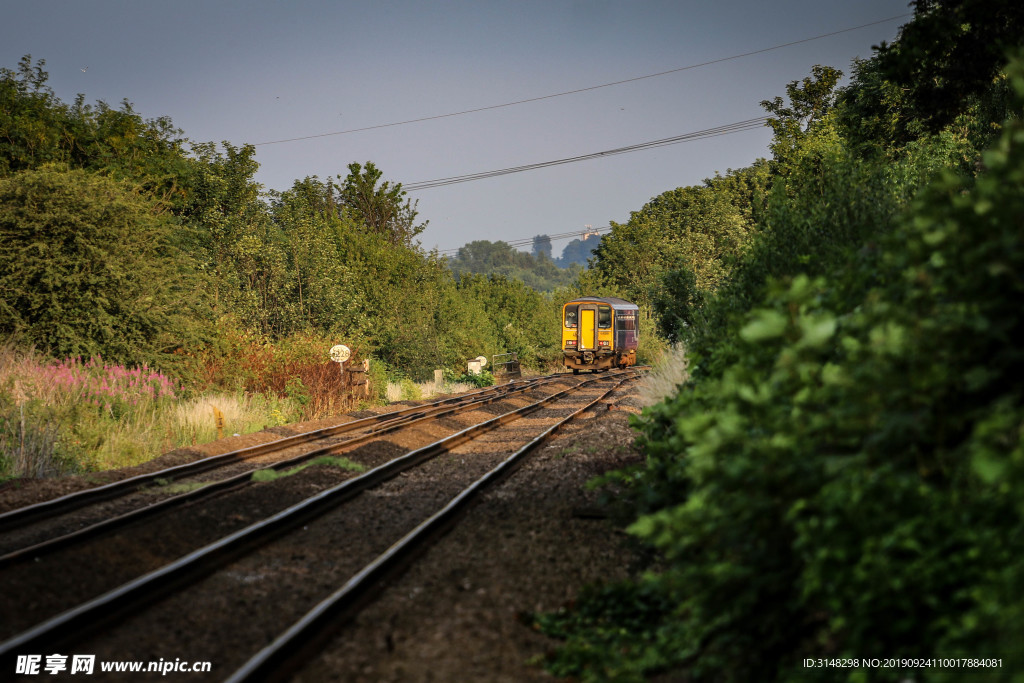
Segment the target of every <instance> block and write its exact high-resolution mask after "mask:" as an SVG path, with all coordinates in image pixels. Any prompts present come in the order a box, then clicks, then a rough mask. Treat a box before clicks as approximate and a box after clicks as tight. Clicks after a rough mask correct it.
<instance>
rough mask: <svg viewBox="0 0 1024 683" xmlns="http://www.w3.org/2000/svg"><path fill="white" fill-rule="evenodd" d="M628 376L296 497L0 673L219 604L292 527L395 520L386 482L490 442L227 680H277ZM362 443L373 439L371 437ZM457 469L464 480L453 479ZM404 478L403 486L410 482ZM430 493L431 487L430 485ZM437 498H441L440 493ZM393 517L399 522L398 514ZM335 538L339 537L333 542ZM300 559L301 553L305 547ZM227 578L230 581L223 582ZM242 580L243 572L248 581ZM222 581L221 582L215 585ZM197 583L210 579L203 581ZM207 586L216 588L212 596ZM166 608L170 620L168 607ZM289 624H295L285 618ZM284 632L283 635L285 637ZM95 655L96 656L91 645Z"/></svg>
mask: <svg viewBox="0 0 1024 683" xmlns="http://www.w3.org/2000/svg"><path fill="white" fill-rule="evenodd" d="M634 376H635V373H633V372H626V373H614V374H613V375H602V376H600V377H597V378H594V379H588V380H584V381H581V382H575V383H573V385H572V386H570V387H569V388H567V389H564V390H562V391H559V392H556V393H554V394H550V395H548V396H545V397H544V398H541V399H540V400H536V401H531V402H528V403H526V404H525V405H522V406H520V407H516V408H514V409H513V410H508V411H505V412H503V413H501V414H499V415H497V416H495V417H493V418H490V419H488V420H485V421H483V422H479V423H477V424H473V425H471V426H469V427H465V428H464V429H461V430H459V431H457V432H456V433H454V434H451V435H449V436H446V437H445V438H443V439H440V440H437V441H435V442H433V443H431V444H428V445H426V446H422V447H420V448H416V449H413V450H411V451H409V452H407V453H405V454H404V455H402V456H400V457H398V458H394V459H391V460H388V461H387V462H385V463H383V464H381V465H379V466H377V467H374V468H373V469H371V470H370V471H368V472H366V473H364V474H362V475H360V476H357V477H351V478H348V479H346V480H345V481H343V482H341V483H340V484H338V485H336V486H333V487H330V488H328V489H326V490H323V491H320V492H319V493H317V494H316V495H313V496H310V497H308V498H305V499H304V500H302V501H301V502H299V503H296V504H294V505H292V506H290V507H288V508H287V509H286V510H283V511H281V512H279V513H277V514H275V515H272V516H271V517H269V518H267V519H265V520H262V521H259V522H257V523H255V524H251V525H249V526H247V527H245V528H244V529H241V530H239V531H236V532H235V533H232V534H229V535H227V536H225V537H223V538H221V539H219V540H217V541H216V542H214V543H210V544H207V545H206V546H204V547H202V548H200V549H198V550H195V551H194V552H192V553H189V554H188V555H186V556H185V557H182V558H180V559H179V560H176V561H174V562H171V563H169V564H166V565H164V566H162V567H160V568H159V569H157V570H155V571H151V572H149V573H147V574H145V575H143V576H139V577H137V578H135V579H133V580H131V581H128V582H126V583H124V584H122V585H120V586H118V587H117V588H115V589H113V590H109V591H107V592H106V593H104V594H103V595H100V596H98V597H96V598H93V599H91V600H88V601H86V602H84V603H82V604H79V605H77V606H74V607H72V608H70V609H68V610H66V611H64V612H63V613H61V614H59V615H57V616H55V617H53V618H50V619H47V620H46V621H44V622H42V623H40V624H38V625H37V626H35V627H33V628H30V629H28V630H26V631H24V632H22V633H20V634H17V635H14V636H13V637H11V638H9V639H8V640H7V641H6V642H4V643H2V644H0V658H2V659H3V664H2V666H6V665H7V664H9V663H10V662H11V661H12V657H13V656H14V655H16V654H18V653H22V652H27V651H32V650H33V648H35V649H38V650H40V651H42V650H47V649H48V648H52V647H54V644H55V643H58V642H69V641H76V640H81V638H82V634H83V633H85V632H89V631H91V630H95V628H96V627H97V625H98V624H100V623H110V622H112V621H119V620H124V619H128V623H127V624H126V625H125V626H124V627H119V628H118V629H116V630H120V631H122V632H124V633H128V634H131V633H134V627H133V626H131V622H133V621H134V620H136V619H143V620H145V619H146V617H145V615H144V614H143V615H142V616H131V615H134V614H136V613H138V612H139V611H140V610H143V609H144V608H145V607H146V606H147V605H151V604H152V603H154V601H156V600H158V599H159V598H161V597H162V596H167V595H170V594H172V593H176V592H178V591H179V590H181V589H186V590H185V593H191V592H193V590H196V589H197V588H196V587H197V586H199V585H201V584H203V583H207V582H209V581H212V582H213V584H214V585H213V586H212V587H211V586H208V587H207V588H206V590H207V591H212V593H207V595H214V596H218V595H223V594H224V590H223V586H224V584H225V581H226V582H227V584H230V585H233V584H232V581H233V579H231V578H230V577H231V576H237V575H238V572H243V575H247V576H251V575H252V571H253V570H252V569H251V568H250V569H248V570H242V569H239V568H238V567H235V566H236V565H239V564H245V563H247V562H248V563H255V565H254V566H255V567H257V568H258V567H260V566H262V565H261V560H260V559H258V558H257V557H255V556H258V555H260V554H261V553H263V552H264V549H265V548H268V547H274V546H275V545H276V546H280V545H281V544H284V546H285V547H286V548H287V547H295V544H296V543H300V545H304V543H305V542H304V541H301V542H300V541H298V540H296V538H295V537H296V535H299V536H301V535H303V534H300V533H298V532H297V530H298V529H299V528H300V527H305V528H304V529H302V532H305V531H306V530H307V529H309V528H312V527H313V526H314V525H319V526H320V527H324V528H326V529H330V528H331V525H332V524H333V525H334V526H335V527H338V528H345V529H350V528H351V524H350V522H351V520H353V519H357V520H361V523H363V524H367V525H369V524H370V523H371V522H370V520H371V519H373V518H382V517H381V516H382V515H383V516H384V517H389V516H390V517H394V516H398V513H396V512H395V511H394V510H388V508H387V506H386V503H387V502H388V501H389V500H391V499H390V498H389V496H390V495H391V494H389V493H388V489H387V487H388V485H389V482H394V481H395V480H396V479H401V478H403V473H409V472H414V471H415V469H414V468H417V466H421V465H424V464H425V463H434V465H432V466H434V467H435V468H436V467H437V461H438V460H441V458H439V456H441V455H445V454H458V453H464V452H465V450H466V448H470V449H472V447H473V446H474V444H477V445H478V444H480V443H481V442H487V440H488V438H490V439H492V443H493V444H496V445H497V446H496V447H495V448H491V450H486V449H485V451H486V455H478V454H477V455H473V456H472V458H473V460H472V461H471V463H472V464H471V466H465V467H462V468H459V471H458V472H457V473H456V474H457V475H458V476H455V474H453V476H452V477H451V479H452V486H455V485H456V481H455V480H460V483H458V490H457V491H455V493H454V495H450V496H448V497H447V499H446V501H447V502H445V503H444V504H442V505H440V506H438V507H437V509H436V510H435V511H434V512H433V513H432V514H431V515H429V516H428V517H427V518H426V519H418V520H412V521H410V522H409V523H408V524H409V525H411V526H409V530H408V531H407V532H406V533H405V534H404V535H403V536H402V538H401V540H399V541H397V542H394V543H393V544H392V541H393V539H389V540H387V542H386V543H385V546H384V547H383V548H381V547H380V545H381V543H382V542H384V541H379V540H378V541H375V542H374V543H370V544H368V545H367V544H363V545H367V547H366V549H364V550H360V551H359V552H355V551H353V552H352V553H351V555H352V558H355V557H360V558H362V557H369V558H371V559H370V561H369V562H368V563H366V564H365V565H364V566H362V568H356V569H355V570H351V569H349V570H340V571H341V572H342V573H344V572H345V571H351V574H350V575H349V578H348V579H346V580H344V581H337V579H338V577H337V576H335V577H334V578H333V579H332V580H333V581H337V582H338V583H342V584H343V588H342V589H339V590H335V591H334V592H333V593H331V594H330V597H328V598H326V599H323V594H324V593H326V592H329V591H323V590H320V591H319V594H318V597H317V600H314V601H312V603H310V600H309V599H306V600H304V601H303V600H298V601H296V602H297V603H302V604H307V606H308V604H313V607H312V608H311V609H309V610H307V612H304V613H302V614H299V615H298V616H297V618H294V619H293V620H292V622H291V623H292V624H293V625H292V626H291V627H290V628H289V629H287V630H286V635H282V636H281V637H280V638H277V639H275V640H274V642H273V643H272V645H271V646H268V647H267V648H265V649H263V650H262V651H261V652H260V654H259V655H257V656H256V657H254V658H253V659H252V660H251V661H249V662H248V663H244V664H243V665H242V666H241V668H240V669H239V670H238V673H237V674H236V675H235V678H236V679H237V680H263V679H264V678H265V677H266V675H267V672H268V667H270V668H271V669H273V670H275V671H283V670H284V669H283V668H282V666H283V664H282V663H283V662H287V661H291V660H293V659H294V657H295V647H296V644H298V643H302V644H306V645H308V643H309V642H310V638H309V634H310V633H311V629H312V631H321V630H323V629H322V626H323V624H324V623H326V622H335V621H337V618H338V616H339V615H340V614H344V613H345V612H346V611H347V610H351V608H352V607H353V606H354V605H356V604H358V603H359V602H360V600H364V599H365V595H366V592H367V590H368V588H370V587H372V586H373V585H375V584H376V583H378V582H379V580H380V578H381V577H382V576H383V575H385V574H386V573H388V572H391V571H395V569H396V568H398V567H400V566H401V564H402V563H403V562H406V561H408V557H409V555H410V553H413V552H416V551H417V550H418V549H421V548H422V547H423V544H425V543H428V542H429V539H430V538H432V537H435V536H436V534H437V533H438V531H439V530H440V529H441V528H443V527H444V526H445V525H446V524H450V523H451V521H452V519H453V518H454V517H455V516H456V515H457V514H459V513H460V512H462V511H463V510H464V509H465V507H466V506H467V505H468V504H469V503H470V502H471V501H472V500H473V499H474V497H475V496H476V495H477V493H478V492H479V491H480V490H482V489H483V488H485V487H487V486H490V485H492V484H493V483H494V482H495V481H496V480H498V479H499V478H501V477H502V476H505V475H506V474H507V473H508V472H509V471H510V470H511V468H512V467H514V466H515V464H516V463H518V462H519V460H520V459H521V458H523V457H525V455H526V454H527V453H529V452H530V451H532V450H533V449H534V448H536V447H537V445H539V444H540V443H542V442H543V441H544V440H545V439H548V438H550V436H551V435H552V434H553V433H554V432H555V431H556V430H557V429H558V428H559V427H560V426H561V425H562V424H565V422H567V421H568V420H571V419H572V418H573V417H574V416H576V415H578V414H579V413H580V412H582V411H583V410H586V409H587V408H589V407H592V406H593V405H595V404H596V403H599V402H601V401H603V400H606V398H607V396H608V395H609V394H610V393H611V392H613V391H614V390H615V389H616V388H617V387H618V386H619V385H621V384H622V383H623V382H626V381H628V380H629V379H631V378H632V377H634ZM566 379H567V378H565V376H562V377H559V378H557V381H565V380H566ZM553 381H554V380H553ZM609 382H613V383H614V386H611V387H610V388H609V387H607V386H601V385H607V384H608V383H609ZM536 386H537V385H534V387H523V388H521V389H520V391H518V392H516V393H515V394H512V393H511V392H509V393H505V394H500V395H495V396H494V397H492V398H491V399H490V400H485V399H484V397H483V395H482V394H483V392H478V393H479V394H481V395H478V396H477V397H476V399H469V400H468V401H464V402H462V403H460V402H458V401H455V400H449V401H444V402H438V404H430V406H416V407H414V408H411V409H409V410H407V411H402V412H403V414H404V417H401V416H396V419H397V420H398V421H407V422H412V421H419V420H429V419H439V418H440V417H443V416H447V415H450V414H452V413H453V412H454V411H457V410H458V407H459V406H462V405H469V406H471V407H472V406H475V407H477V408H479V406H480V404H486V403H491V402H495V401H499V400H506V399H508V398H509V396H510V395H511V396H516V395H517V394H518V395H519V396H520V397H521V396H522V394H525V393H526V391H527V389H529V388H535V387H536ZM593 387H600V389H599V391H597V395H596V397H595V396H593V395H591V396H587V397H586V400H585V401H581V400H579V399H578V398H575V397H578V396H579V395H580V394H582V393H584V392H586V391H592V390H593V389H592V388H593ZM569 397H574V399H573V400H575V402H576V405H573V406H572V407H571V409H569V408H565V407H564V405H565V402H566V401H567V400H570V398H569ZM477 399H479V402H478V403H470V402H469V401H472V400H477ZM442 404H443V405H442ZM468 409H469V408H467V410H468ZM545 411H547V413H554V414H555V415H554V416H546V417H543V418H540V417H537V416H538V414H540V415H546V413H545ZM559 411H561V412H563V413H564V412H566V411H568V413H569V414H567V415H557V413H558V412H559ZM426 413H429V414H426ZM531 416H533V417H531ZM537 420H540V421H542V422H545V424H544V425H543V426H542V428H540V429H539V430H538V429H531V430H528V431H530V432H531V433H530V434H529V435H528V436H527V437H520V436H517V437H516V438H514V439H513V438H512V437H511V436H510V435H509V434H508V433H506V432H507V430H505V431H502V430H503V428H505V427H506V425H509V424H511V423H518V424H519V425H520V426H522V425H523V424H524V423H529V422H534V421H537ZM382 422H385V421H382ZM348 424H353V423H348ZM397 424H398V422H395V423H394V424H392V425H391V427H390V429H397V426H396V425H397ZM345 426H347V425H345ZM380 426H381V427H382V428H383V427H384V425H380ZM499 435H500V436H499ZM300 436H303V435H300ZM371 436H376V437H379V434H373V435H371ZM357 438H361V437H357ZM524 439H525V440H524ZM307 440H309V439H307ZM511 442H516V447H515V448H514V449H513V450H512V451H511V452H509V450H508V449H509V445H508V444H509V443H511ZM519 442H521V443H519ZM346 443H351V442H350V441H349V442H346ZM310 457H313V456H310ZM460 457H462V461H461V462H462V463H463V464H464V465H465V463H466V457H464V456H460ZM481 468H483V470H484V471H483V472H482V473H480V472H477V473H476V474H474V476H473V480H472V481H471V482H470V483H469V484H468V485H463V482H461V480H462V479H465V478H466V477H465V476H464V475H466V474H467V473H468V472H470V471H474V472H475V471H476V470H480V469H481ZM463 469H464V470H466V472H463V471H461V470H463ZM477 474H479V476H477ZM412 478H413V477H410V479H412ZM432 481H433V480H432ZM433 488H437V487H436V486H434V487H433ZM425 491H426V490H425ZM361 493H365V494H367V495H362V496H360V495H359V494H361ZM433 494H434V491H433V490H432V489H431V490H429V491H427V493H425V494H424V495H431V496H432V495H433ZM445 495H446V496H447V494H445ZM350 501H362V509H357V508H356V507H353V508H352V509H351V510H350V505H349V502H350ZM382 502H383V503H385V505H383V510H382V509H381V508H382ZM339 506H340V507H339ZM370 508H375V509H376V511H375V512H370V511H369V510H370ZM339 510H340V511H343V512H342V513H341V518H339ZM402 514H405V513H404V512H403V513H402ZM374 516H376V517H374ZM414 516H415V515H414ZM332 519H333V520H334V521H333V522H332V521H331V520H332ZM410 519H411V518H410ZM340 520H344V521H345V524H342V523H341V521H340ZM306 525H308V526H306ZM357 528H358V524H357ZM317 533H319V534H327V535H328V536H329V535H330V533H328V532H326V531H323V530H321V531H318V532H317ZM349 533H350V532H349ZM344 537H345V534H343V538H344ZM330 551H331V553H334V555H335V556H336V557H335V560H336V563H337V564H338V565H344V566H346V567H348V566H350V565H351V564H352V562H349V561H347V560H348V559H349V558H347V557H345V555H346V553H345V552H342V553H341V555H337V552H338V551H337V548H335V547H333V545H332V546H331V547H330ZM280 552H281V551H280V550H277V551H270V555H269V557H272V558H276V559H274V560H273V561H270V562H269V565H268V566H270V565H275V566H276V564H277V563H278V561H279V558H280ZM304 552H308V548H307V549H306V550H305V551H304ZM275 553H277V555H275ZM331 553H328V552H327V551H326V550H325V551H324V553H323V554H324V555H325V556H326V555H329V554H331ZM240 558H241V559H240ZM343 560H344V561H343ZM263 562H264V564H267V562H268V561H267V560H266V559H264V560H263ZM230 567H235V569H229V568H230ZM232 571H233V572H235V574H231V572H232ZM256 571H257V573H259V571H260V570H259V569H257V570H256ZM245 572H248V574H246V573H245ZM328 573H331V574H337V573H338V572H325V574H328ZM211 575H212V576H211ZM225 576H227V577H228V578H225ZM203 577H211V578H209V579H204V578H203ZM243 583H244V582H243ZM217 586H220V588H218V587H217ZM198 590H199V591H200V594H202V590H203V589H202V588H198ZM313 593H316V591H313ZM169 599H171V600H178V599H184V600H186V603H187V602H188V601H191V602H192V603H195V602H196V601H197V600H198V601H201V600H202V598H195V597H193V598H180V595H174V596H173V597H172V598H169ZM164 602H166V601H164ZM169 609H171V610H172V611H173V609H174V608H169ZM291 611H294V610H291ZM292 616H295V615H294V614H293V615H292ZM235 618H237V615H231V618H228V619H227V621H228V623H237V621H234V622H233V621H232V619H235ZM125 629H127V631H125ZM282 630H285V629H282ZM288 633H290V634H291V635H287V634H288ZM122 637H124V636H122ZM129 637H130V636H129ZM214 637H215V636H214ZM114 640H115V642H116V640H117V638H116V637H115V639H114ZM164 640H166V639H164ZM171 640H173V638H172V639H171ZM257 642H259V639H257ZM260 644H262V643H260ZM249 647H250V651H253V649H252V648H251V644H250V645H249ZM96 649H98V650H101V648H100V647H98V646H97V648H96ZM101 651H102V650H101ZM224 673H225V672H224V671H221V672H220V675H219V676H218V678H222V677H223V675H224Z"/></svg>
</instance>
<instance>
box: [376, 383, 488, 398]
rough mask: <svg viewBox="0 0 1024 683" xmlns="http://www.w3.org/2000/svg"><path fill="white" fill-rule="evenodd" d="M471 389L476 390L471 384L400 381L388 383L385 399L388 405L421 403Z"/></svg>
mask: <svg viewBox="0 0 1024 683" xmlns="http://www.w3.org/2000/svg"><path fill="white" fill-rule="evenodd" d="M471 389H476V387H475V386H474V385H472V384H466V383H465V382H442V383H441V384H434V383H433V382H419V383H416V382H412V381H410V380H402V381H401V382H388V390H387V399H388V403H394V402H395V401H421V400H425V399H428V398H432V397H434V396H439V395H447V394H461V393H463V392H466V391H470V390H471Z"/></svg>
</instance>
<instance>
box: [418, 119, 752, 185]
mask: <svg viewBox="0 0 1024 683" xmlns="http://www.w3.org/2000/svg"><path fill="white" fill-rule="evenodd" d="M767 120H768V117H767V116H759V117H757V118H754V119H747V120H745V121H738V122H736V123H729V124H725V125H723V126H716V127H714V128H707V129H704V130H698V131H695V132H692V133H684V134H682V135H674V136H672V137H669V138H661V139H659V140H649V141H647V142H640V143H637V144H635V145H627V146H625V147H618V148H616V149H609V150H605V151H603V152H592V153H590V154H581V155H579V156H574V157H566V158H564V159H554V160H552V161H542V162H539V163H536V164H525V165H522V166H511V167H509V168H502V169H497V170H493V171H480V172H477V173H467V174H464V175H458V176H450V177H447V178H436V179H434V180H421V181H418V182H414V183H408V184H405V183H403V184H402V189H403V190H405V191H407V192H416V191H417V190H428V189H431V188H435V187H443V186H445V185H454V184H456V183H468V182H470V181H473V180H483V179H485V178H495V177H497V176H502V175H508V174H510V173H522V172H523V171H534V170H536V169H539V168H548V167H551V166H560V165H562V164H572V163H576V162H578V161H588V160H590V159H598V158H601V157H609V156H615V155H617V154H626V153H628V152H638V151H641V150H645V149H654V148H657V147H665V146H668V145H677V144H679V143H682V142H692V141H694V140H703V139H705V138H712V137H718V136H719V135H729V134H731V133H739V132H742V131H745V130H754V129H756V128H762V127H764V124H765V121H767Z"/></svg>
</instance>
